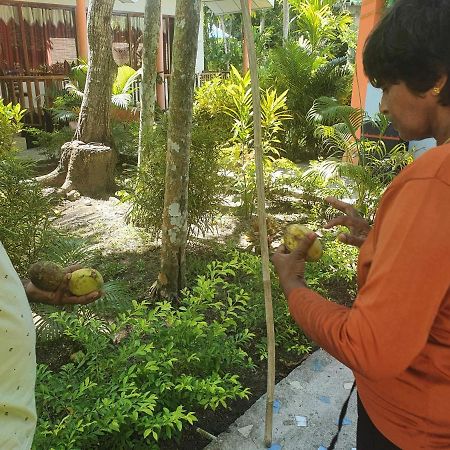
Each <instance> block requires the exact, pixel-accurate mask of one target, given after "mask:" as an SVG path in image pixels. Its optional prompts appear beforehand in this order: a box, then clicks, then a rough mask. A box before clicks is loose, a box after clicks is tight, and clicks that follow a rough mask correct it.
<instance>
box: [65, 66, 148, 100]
mask: <svg viewBox="0 0 450 450" xmlns="http://www.w3.org/2000/svg"><path fill="white" fill-rule="evenodd" d="M85 67H86V68H85V69H80V66H77V68H76V73H77V74H78V73H80V72H81V73H84V70H86V71H87V65H85ZM141 75H142V70H141V69H139V70H135V69H133V68H132V67H130V66H126V65H124V66H119V67H118V68H117V74H116V77H115V79H114V81H113V87H112V93H111V102H112V104H113V105H114V106H117V107H118V108H123V109H126V108H128V107H129V106H130V104H131V102H132V100H133V96H132V94H133V92H134V90H135V89H136V87H135V86H134V84H135V83H136V82H137V80H138V79H139V77H141ZM85 83H86V79H84V80H83V78H82V77H81V76H79V75H76V76H75V77H73V78H72V79H71V82H70V83H68V84H67V85H66V90H67V92H69V93H70V94H72V95H74V96H76V97H79V98H83V96H84V85H85Z"/></svg>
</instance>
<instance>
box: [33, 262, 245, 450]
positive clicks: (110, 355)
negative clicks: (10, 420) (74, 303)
mask: <svg viewBox="0 0 450 450" xmlns="http://www.w3.org/2000/svg"><path fill="white" fill-rule="evenodd" d="M228 273H229V272H228V270H227V269H226V268H224V269H222V270H219V269H216V270H215V272H214V273H213V272H211V273H210V274H209V277H199V278H198V280H197V283H196V284H195V286H194V287H193V289H192V291H191V292H188V291H185V292H184V297H183V299H182V300H181V304H180V305H178V306H177V307H174V306H173V305H171V304H170V303H168V302H161V303H157V304H156V306H155V307H153V308H152V309H151V310H149V305H148V304H145V303H142V304H138V303H137V302H133V308H132V309H131V310H130V311H128V312H127V313H124V314H120V315H119V317H118V318H117V319H115V320H109V321H106V320H101V319H98V318H95V319H94V318H89V316H87V317H86V318H83V317H80V316H79V315H74V314H73V313H67V312H63V313H59V314H56V315H55V316H54V319H55V320H56V321H58V322H59V323H60V324H61V325H62V326H63V328H64V332H65V334H66V336H67V337H68V338H70V339H71V340H72V341H74V342H75V345H76V347H77V348H81V350H80V351H78V352H77V353H75V354H73V355H72V356H71V359H72V360H73V363H69V364H66V365H64V366H63V367H62V368H61V370H60V371H59V372H53V371H51V370H50V369H49V368H48V367H46V366H44V365H40V366H39V370H38V380H37V390H36V400H37V407H38V412H39V417H40V419H39V423H38V427H37V431H36V436H35V443H34V446H35V447H34V448H36V449H37V450H41V449H44V448H45V449H48V448H54V449H61V450H62V449H64V450H70V449H85V448H98V446H99V445H101V447H100V448H111V449H124V448H133V449H139V448H142V449H144V448H145V449H151V448H157V445H156V442H157V441H158V440H162V439H166V438H171V437H173V436H175V437H176V436H179V434H180V431H181V430H182V428H183V427H184V426H185V425H186V424H188V423H190V424H192V423H193V422H194V421H195V420H196V418H195V415H194V413H193V412H192V411H193V410H195V409H198V408H205V409H206V408H210V409H214V410H215V409H216V408H218V407H226V406H227V405H228V403H229V402H230V401H231V400H233V399H235V398H245V397H247V394H248V390H247V389H245V388H243V387H242V385H241V383H240V381H239V379H238V377H237V375H233V372H234V373H236V371H238V370H239V371H242V369H243V368H245V367H249V368H250V367H251V366H252V363H251V361H250V360H249V358H248V356H247V353H246V352H245V351H244V350H243V346H245V345H248V342H249V341H250V339H251V337H252V336H251V334H250V333H249V332H248V330H243V329H240V330H238V321H237V318H238V317H240V316H243V315H245V310H246V308H247V302H248V299H249V295H248V294H246V293H244V292H240V291H239V290H236V289H235V290H234V291H228V292H227V291H224V287H225V282H224V278H225V277H226V276H227V275H228ZM100 443H101V444H100Z"/></svg>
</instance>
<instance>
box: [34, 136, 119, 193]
mask: <svg viewBox="0 0 450 450" xmlns="http://www.w3.org/2000/svg"><path fill="white" fill-rule="evenodd" d="M116 163H117V154H116V152H115V151H114V150H112V149H111V148H110V147H107V146H105V145H102V144H85V143H84V142H81V141H72V142H67V143H66V144H64V145H63V146H62V154H61V159H60V160H59V164H58V167H57V168H56V169H55V170H54V171H53V172H51V173H49V174H48V175H44V176H42V177H38V178H37V181H38V182H40V183H41V184H42V186H51V187H56V188H59V189H58V192H59V193H61V194H67V193H68V192H70V191H73V190H76V191H78V192H79V193H80V194H81V195H85V196H88V197H94V198H102V197H105V196H107V195H109V194H111V193H112V192H114V190H115V188H116V185H115V181H114V175H115V173H114V171H115V166H116Z"/></svg>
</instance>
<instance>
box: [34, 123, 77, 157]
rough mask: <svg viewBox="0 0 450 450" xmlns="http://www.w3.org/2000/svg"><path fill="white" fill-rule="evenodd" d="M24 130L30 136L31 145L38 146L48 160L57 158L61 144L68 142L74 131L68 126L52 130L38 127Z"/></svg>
mask: <svg viewBox="0 0 450 450" xmlns="http://www.w3.org/2000/svg"><path fill="white" fill-rule="evenodd" d="M26 131H27V133H29V134H30V135H31V136H32V142H33V145H35V146H36V147H38V148H39V149H40V150H41V152H42V153H43V154H44V155H45V156H46V158H47V159H50V160H58V159H59V157H60V156H61V147H62V145H63V144H65V143H66V142H70V141H71V140H72V138H73V135H74V131H73V130H71V129H70V128H69V127H63V128H61V129H58V130H55V131H52V132H49V131H44V130H41V129H40V128H27V129H26Z"/></svg>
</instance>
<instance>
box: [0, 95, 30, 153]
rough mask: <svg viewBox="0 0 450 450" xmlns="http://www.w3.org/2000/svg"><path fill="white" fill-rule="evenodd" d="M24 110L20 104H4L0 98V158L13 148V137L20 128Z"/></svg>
mask: <svg viewBox="0 0 450 450" xmlns="http://www.w3.org/2000/svg"><path fill="white" fill-rule="evenodd" d="M25 112H26V110H24V109H22V108H21V106H20V104H17V105H15V106H13V105H12V103H9V104H7V105H5V104H4V101H3V99H2V98H0V159H1V158H3V157H5V156H6V155H7V154H9V153H10V152H11V150H12V149H13V142H14V137H15V135H16V134H17V133H19V132H20V130H21V129H22V119H23V116H24V114H25Z"/></svg>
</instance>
